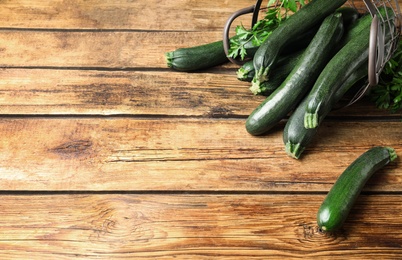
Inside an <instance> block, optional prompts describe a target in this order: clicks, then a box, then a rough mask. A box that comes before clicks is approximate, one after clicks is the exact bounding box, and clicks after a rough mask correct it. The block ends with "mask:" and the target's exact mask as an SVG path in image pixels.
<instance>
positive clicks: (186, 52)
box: [165, 41, 228, 71]
mask: <svg viewBox="0 0 402 260" xmlns="http://www.w3.org/2000/svg"><path fill="white" fill-rule="evenodd" d="M165 57H166V62H167V66H168V67H169V68H172V69H174V70H178V71H194V70H201V69H207V68H210V67H214V66H217V65H220V64H223V63H225V62H227V61H228V58H227V57H226V54H225V51H224V50H223V41H217V42H212V43H208V44H203V45H199V46H194V47H190V48H180V49H177V50H175V51H171V52H167V53H166V54H165Z"/></svg>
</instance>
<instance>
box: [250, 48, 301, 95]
mask: <svg viewBox="0 0 402 260" xmlns="http://www.w3.org/2000/svg"><path fill="white" fill-rule="evenodd" d="M300 56H301V55H300ZM300 56H299V57H296V58H295V59H292V60H289V62H288V63H286V64H283V65H282V66H280V67H277V68H275V69H274V70H272V76H271V78H270V79H269V80H268V81H265V82H263V83H262V84H261V85H260V86H259V87H258V88H256V86H255V85H251V87H250V91H251V92H252V93H253V94H254V95H263V96H269V95H271V94H272V93H273V92H274V91H275V90H276V89H277V88H278V87H279V86H280V85H281V84H282V83H283V82H284V81H285V79H286V78H287V77H288V76H289V74H290V73H291V72H292V70H293V69H294V67H295V66H296V64H297V62H298V61H299V58H300Z"/></svg>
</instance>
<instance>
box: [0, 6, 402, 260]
mask: <svg viewBox="0 0 402 260" xmlns="http://www.w3.org/2000/svg"><path fill="white" fill-rule="evenodd" d="M400 2H401V1H400ZM252 3H253V2H252V1H251V2H250V1H244V0H239V1H191V0H168V1H155V0H150V1H130V0H122V1H112V0H90V1H83V0H71V1H63V0H50V1H39V0H29V1H27V0H12V1H11V0H9V1H7V0H6V1H0V17H2V18H1V19H0V38H1V39H2V40H1V41H0V52H1V56H0V66H1V69H0V78H1V80H0V117H1V120H0V144H1V146H0V149H1V151H0V161H1V164H0V189H1V191H0V196H1V203H0V212H1V217H0V258H1V259H92V258H93V259H127V258H128V259H130V258H146V259H148V258H152V259H155V258H160V259H166V258H179V259H214V258H219V257H220V258H222V259H246V258H248V259H267V258H286V259H289V258H302V257H303V258H329V257H331V258H333V259H352V258H356V259H358V258H362V259H397V258H399V257H400V256H401V254H402V214H401V212H402V168H401V167H400V164H401V163H400V162H401V160H400V159H397V160H396V162H394V163H392V164H390V165H388V166H386V167H385V168H384V169H382V170H380V171H379V172H378V173H377V174H376V175H374V176H373V178H372V179H370V181H369V182H368V183H367V186H366V187H365V189H364V191H363V194H362V195H361V196H360V197H359V199H358V201H357V203H356V205H355V207H354V209H353V211H352V213H351V215H350V217H349V218H348V220H347V222H346V223H345V226H344V227H343V228H342V229H341V230H340V231H339V232H337V233H335V234H323V233H321V232H319V231H318V229H317V226H316V224H315V214H316V211H317V209H318V207H319V205H320V203H321V201H322V200H323V198H324V197H325V194H326V192H327V191H328V190H329V189H330V187H331V186H332V184H333V182H334V181H335V180H336V178H337V177H338V175H339V174H340V173H341V172H342V171H343V170H344V169H345V167H346V166H347V165H348V164H350V163H351V162H352V161H353V160H354V159H355V158H356V157H357V156H358V155H360V154H361V153H362V152H364V151H365V150H367V149H368V148H370V147H372V146H375V145H387V146H392V147H394V148H395V149H396V151H397V153H398V154H400V156H402V132H401V126H402V122H401V119H402V115H401V114H400V113H398V114H389V113H388V112H385V111H381V110H378V109H376V108H375V107H374V106H373V104H372V103H371V102H369V101H368V100H363V101H361V102H359V103H357V104H355V105H354V106H352V107H349V108H346V109H343V110H338V111H334V112H332V113H331V115H330V116H329V117H328V118H327V120H326V121H325V122H324V124H323V126H322V127H321V128H320V130H319V133H318V136H317V138H316V140H315V141H314V143H313V144H312V145H311V147H309V148H308V149H307V151H306V152H305V155H304V156H303V157H302V159H301V160H294V159H291V158H289V157H287V156H286V154H285V152H284V149H283V143H282V129H283V126H284V122H281V123H280V124H279V125H278V126H277V127H276V128H275V129H274V130H273V131H272V132H271V133H269V134H267V135H264V136H261V137H252V136H250V135H248V134H247V132H246V131H245V128H244V122H245V119H246V117H247V115H248V114H249V113H250V112H251V111H252V110H253V109H254V108H255V107H256V106H257V105H258V104H259V103H260V102H261V101H262V98H261V97H256V96H253V95H252V94H250V92H249V90H248V84H247V83H243V82H239V81H238V80H237V79H236V77H235V71H236V66H234V65H231V64H225V65H223V66H219V67H216V68H214V69H209V70H206V71H202V72H198V73H180V72H175V71H172V70H170V69H168V68H166V64H165V60H164V53H165V52H167V51H172V50H174V49H176V48H179V47H189V46H194V45H198V44H202V43H207V42H210V41H212V40H219V39H220V37H221V34H222V33H221V30H222V27H223V24H224V22H225V20H226V19H227V17H228V16H229V15H230V14H231V13H232V12H234V11H236V10H238V9H240V8H243V7H246V6H249V5H251V4H252ZM401 3H402V2H401ZM248 19H249V18H247V17H243V18H242V19H240V20H241V21H243V22H245V23H246V22H248ZM240 20H238V22H239V23H240Z"/></svg>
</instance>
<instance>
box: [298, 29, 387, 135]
mask: <svg viewBox="0 0 402 260" xmlns="http://www.w3.org/2000/svg"><path fill="white" fill-rule="evenodd" d="M385 35H386V40H385V42H387V38H388V37H390V35H391V34H390V32H385ZM388 39H389V38H388ZM369 42H370V26H366V27H364V28H361V31H359V32H358V33H357V35H356V36H355V37H353V38H352V39H350V40H349V41H348V42H347V43H346V44H345V45H344V46H343V47H342V48H341V49H340V50H339V51H338V52H337V53H336V54H335V56H334V57H333V58H332V59H331V60H330V61H329V62H328V64H327V65H326V66H325V68H324V69H323V71H322V72H321V74H320V76H319V77H318V79H317V81H316V82H315V84H314V86H313V88H312V90H311V91H310V93H309V94H308V101H307V106H306V113H305V115H304V127H305V128H315V127H317V126H318V124H319V122H320V121H321V120H320V117H321V116H322V115H323V114H324V113H323V111H324V110H325V108H326V107H327V106H329V105H330V104H331V103H332V99H333V95H334V93H335V92H336V91H337V89H338V88H339V86H340V85H341V84H342V82H344V81H345V80H346V79H347V78H348V77H349V76H350V75H351V74H352V73H353V71H355V70H356V69H358V68H359V67H360V66H362V65H363V64H366V63H367V60H368V52H369Z"/></svg>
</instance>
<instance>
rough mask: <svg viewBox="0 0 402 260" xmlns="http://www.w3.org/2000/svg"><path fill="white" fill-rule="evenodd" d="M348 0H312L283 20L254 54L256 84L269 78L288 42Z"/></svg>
mask: <svg viewBox="0 0 402 260" xmlns="http://www.w3.org/2000/svg"><path fill="white" fill-rule="evenodd" d="M345 2H346V0H330V1H324V0H318V1H312V2H310V3H308V4H306V5H305V6H304V7H302V8H301V9H300V10H299V11H297V12H296V13H294V14H293V15H292V16H290V17H289V18H288V19H286V20H285V21H283V22H282V23H281V24H280V25H279V26H278V28H276V29H275V30H274V31H273V32H272V33H271V35H270V36H269V37H268V38H267V39H266V40H265V41H264V42H263V43H262V44H261V46H260V47H259V48H258V50H257V52H256V53H255V55H254V59H253V61H254V67H255V70H256V75H255V77H254V79H253V81H254V84H260V83H262V82H264V81H267V80H268V75H269V74H270V72H271V70H272V69H273V68H274V66H275V63H276V61H277V59H278V57H279V55H280V53H281V52H282V50H283V48H284V47H285V46H286V44H287V43H288V42H289V41H290V40H291V39H293V38H295V37H297V36H298V35H299V34H301V33H304V32H306V31H308V30H309V29H311V28H313V27H314V26H315V25H317V24H320V23H321V22H322V21H323V20H324V19H325V17H327V16H328V15H330V14H332V13H334V12H335V11H336V9H337V8H339V7H341V6H342V5H343V4H344V3H345Z"/></svg>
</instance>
